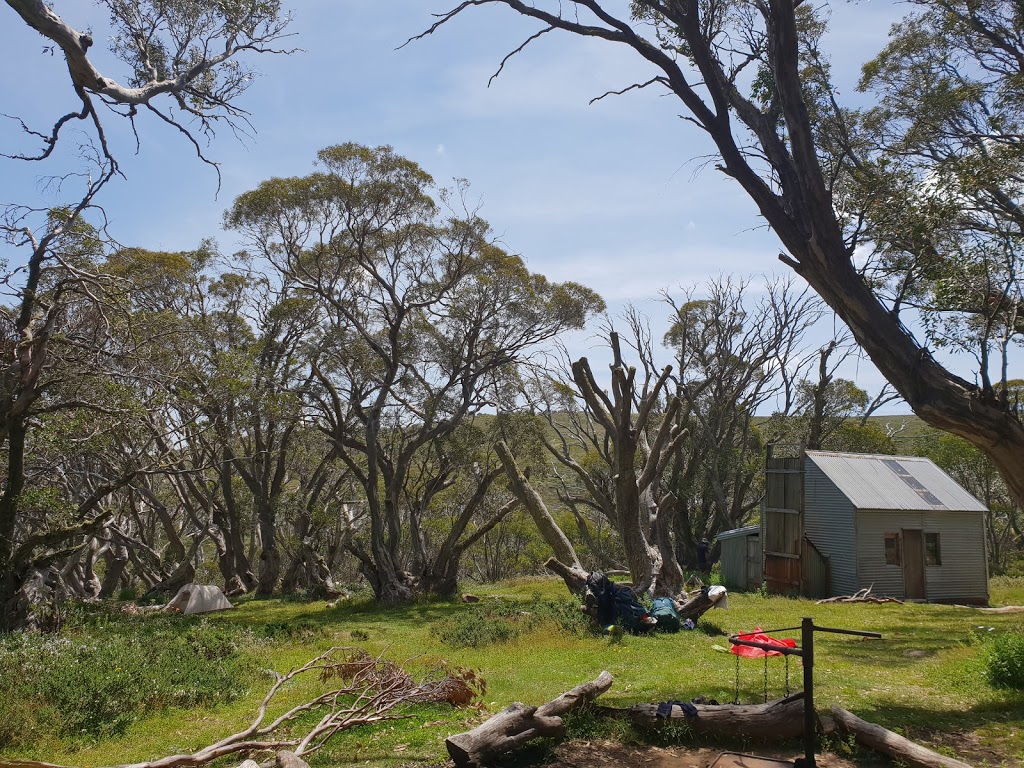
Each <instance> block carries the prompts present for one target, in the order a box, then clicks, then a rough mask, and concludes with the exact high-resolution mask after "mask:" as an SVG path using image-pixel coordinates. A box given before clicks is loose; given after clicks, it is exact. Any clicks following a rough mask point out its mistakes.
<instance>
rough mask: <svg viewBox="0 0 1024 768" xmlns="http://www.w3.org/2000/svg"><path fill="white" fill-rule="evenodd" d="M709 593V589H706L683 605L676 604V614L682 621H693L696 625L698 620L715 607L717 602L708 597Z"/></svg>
mask: <svg viewBox="0 0 1024 768" xmlns="http://www.w3.org/2000/svg"><path fill="white" fill-rule="evenodd" d="M708 591H709V587H704V588H703V589H701V590H700V592H698V593H697V594H696V595H694V596H693V597H691V598H690V599H689V600H687V601H686V602H685V603H683V604H682V605H679V604H678V603H676V612H677V613H678V614H679V620H680V621H686V620H687V619H691V620H692V621H693V623H694V624H696V623H697V619H699V618H700V617H701V616H703V615H704V614H705V613H707V612H708V611H710V610H711V609H712V608H714V607H715V602H714V601H713V600H712V599H711V598H710V597H708Z"/></svg>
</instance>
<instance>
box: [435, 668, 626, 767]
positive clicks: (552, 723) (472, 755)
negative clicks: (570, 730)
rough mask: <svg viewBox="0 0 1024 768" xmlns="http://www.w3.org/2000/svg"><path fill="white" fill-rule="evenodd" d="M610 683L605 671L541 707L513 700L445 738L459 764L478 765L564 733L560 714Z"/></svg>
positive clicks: (595, 694)
mask: <svg viewBox="0 0 1024 768" xmlns="http://www.w3.org/2000/svg"><path fill="white" fill-rule="evenodd" d="M611 687H612V676H611V673H609V672H602V673H601V674H600V675H598V677H597V679H596V680H592V681H590V682H589V683H583V684H582V685H578V686H576V687H575V688H573V689H572V690H571V691H566V692H565V693H563V694H562V695H561V696H559V697H558V698H557V699H554V700H553V701H549V702H548V703H547V704H542V705H541V706H539V707H528V706H526V705H524V704H519V703H518V702H517V703H515V704H512V705H511V706H509V707H507V708H506V709H504V710H502V711H501V712H499V713H498V714H496V715H495V716H494V717H492V718H490V719H489V720H487V721H486V722H484V723H482V724H480V725H478V726H477V727H476V728H474V729H473V730H471V731H466V732H465V733H458V734H456V735H454V736H450V737H449V738H448V739H447V740H446V741H445V746H446V747H447V748H448V754H449V755H451V757H452V760H454V761H455V765H456V766H457V768H477V766H481V765H484V764H486V763H488V762H490V761H491V760H493V759H494V758H495V757H497V756H498V755H501V754H503V753H505V752H508V751H510V750H512V749H515V748H516V747H521V746H522V745H523V744H525V743H526V742H528V741H530V740H531V739H535V738H537V737H539V736H554V737H561V735H562V733H563V730H564V729H563V726H562V718H561V716H562V715H564V714H565V713H566V712H568V711H570V710H571V709H574V708H575V707H578V706H580V705H582V704H586V703H588V702H591V701H593V700H594V699H595V698H597V697H598V696H600V695H601V694H602V693H604V692H605V691H607V690H608V689H609V688H611Z"/></svg>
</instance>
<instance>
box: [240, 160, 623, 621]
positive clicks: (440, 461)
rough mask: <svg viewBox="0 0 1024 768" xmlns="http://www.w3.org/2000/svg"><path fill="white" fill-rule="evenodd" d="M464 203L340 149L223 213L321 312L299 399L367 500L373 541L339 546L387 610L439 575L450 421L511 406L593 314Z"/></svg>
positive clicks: (424, 179)
mask: <svg viewBox="0 0 1024 768" xmlns="http://www.w3.org/2000/svg"><path fill="white" fill-rule="evenodd" d="M464 193H465V187H464V185H460V186H459V187H458V188H457V189H455V190H447V191H446V190H441V189H438V188H437V187H436V186H435V184H434V182H433V180H432V179H431V177H430V176H429V175H428V174H427V173H426V172H425V171H423V170H422V169H421V168H420V167H419V166H418V165H416V164H415V163H413V162H412V161H409V160H406V159H405V158H402V157H400V156H398V155H397V154H395V152H394V151H393V150H392V149H391V148H390V147H377V148H370V147H364V146H360V145H357V144H342V145H338V146H333V147H328V148H327V149H324V150H322V151H321V152H320V153H319V155H318V169H317V170H316V171H315V172H314V173H312V174H309V175H307V176H303V177H295V178H284V179H280V178H279V179H270V180H268V181H266V182H264V183H263V184H261V185H260V186H259V187H257V188H256V189H254V190H252V191H251V192H247V193H245V194H243V195H241V196H240V197H239V198H238V199H237V200H236V201H235V203H234V205H233V207H232V208H231V210H230V211H229V212H228V213H227V214H226V222H227V225H228V226H229V227H231V228H233V229H236V230H238V231H239V232H240V233H241V234H242V235H243V236H244V237H245V238H246V239H247V240H248V242H249V245H250V246H251V248H252V250H253V252H254V253H255V254H258V256H259V257H260V258H263V259H265V260H266V261H267V263H268V264H270V265H272V267H273V268H274V269H276V270H277V272H278V273H279V274H280V275H281V278H282V279H284V280H287V281H289V282H290V283H291V284H293V285H294V286H296V289H297V290H299V291H301V292H303V293H304V295H306V296H309V297H313V298H314V299H315V301H316V302H317V304H318V306H319V311H320V312H321V314H322V318H323V319H322V326H321V329H320V344H319V347H318V349H317V351H316V353H315V359H314V364H313V372H314V381H313V383H312V385H311V387H310V390H311V391H310V396H309V403H310V405H311V407H312V408H313V409H314V410H315V411H316V413H317V415H318V417H319V419H320V420H321V423H322V428H323V430H324V431H325V433H326V434H327V435H328V436H329V437H330V439H331V444H332V449H333V450H334V451H335V452H336V454H337V456H338V457H339V458H341V460H342V461H343V462H344V463H345V464H346V465H347V466H348V467H349V469H350V470H351V472H352V474H353V476H354V477H356V478H357V479H358V481H359V483H360V485H361V486H362V488H363V490H364V492H365V495H366V505H367V517H368V530H367V531H366V532H365V535H360V536H356V537H354V538H353V539H352V540H351V541H350V543H349V545H348V547H349V550H350V551H351V552H352V553H353V554H354V555H355V556H356V557H357V558H358V559H359V561H360V563H361V567H362V571H363V573H364V574H365V575H366V577H367V579H368V580H369V582H370V584H371V585H372V586H373V589H374V592H375V594H376V595H377V597H378V598H379V599H381V600H384V601H392V602H393V601H402V600H407V599H410V598H412V597H413V596H414V595H415V594H416V592H417V591H419V590H420V589H431V588H432V587H431V584H430V581H431V574H432V573H436V572H437V569H435V568H433V567H432V565H431V563H430V562H429V558H428V557H427V556H426V554H425V553H424V552H423V550H422V546H421V544H420V543H419V542H421V541H422V536H421V534H420V531H421V530H422V513H423V510H424V508H425V505H424V503H423V501H424V494H428V495H429V494H434V493H436V492H437V491H438V490H440V489H442V488H444V487H446V486H447V485H448V484H450V483H451V482H452V481H453V479H454V477H455V476H456V475H458V474H459V472H458V467H457V466H456V465H455V464H454V463H453V462H456V460H457V459H456V457H457V456H458V455H464V452H453V451H451V450H450V448H449V447H448V443H449V441H450V440H451V439H452V438H453V436H454V435H455V433H456V431H457V430H458V428H459V426H460V425H461V424H462V423H464V422H465V421H466V420H467V419H468V418H470V417H472V416H473V415H474V414H476V413H478V412H479V411H480V410H481V409H483V408H484V407H486V406H498V407H500V406H502V405H509V404H510V398H511V397H513V395H512V394H511V393H512V392H513V391H514V387H513V386H511V385H512V384H513V383H514V377H515V375H516V370H517V367H518V366H520V365H524V364H527V363H528V362H529V358H530V355H531V353H532V352H533V351H534V350H536V349H537V348H538V346H539V345H541V344H543V343H544V342H546V341H548V340H550V339H551V338H553V337H554V336H555V335H557V334H558V333H560V332H561V331H563V330H566V329H569V328H580V327H582V325H583V323H584V322H585V320H586V318H587V316H588V315H589V314H590V313H591V312H594V311H598V310H600V309H603V302H602V301H601V300H600V298H599V297H598V296H597V295H596V294H594V293H593V292H592V291H590V290H588V289H586V288H584V287H583V286H580V285H578V284H575V283H560V284H559V283H551V282H549V281H548V280H546V279H545V278H544V277H543V276H541V275H536V274H533V273H531V272H530V271H529V270H528V269H527V268H526V266H525V265H524V263H523V262H522V260H521V259H520V258H519V257H517V256H513V255H511V254H509V253H507V252H505V251H504V250H502V249H501V248H499V247H498V246H496V245H495V244H494V243H493V242H492V241H491V238H490V231H489V228H488V225H487V224H486V222H484V221H483V220H482V219H481V218H479V217H478V216H477V215H476V214H475V212H473V211H472V210H469V209H468V208H467V207H466V206H465V205H464ZM425 454H427V455H431V456H432V459H431V460H430V461H422V460H421V459H422V457H423V456H424V455H425ZM473 464H474V466H473V467H464V468H462V471H475V472H476V473H477V477H478V481H479V483H481V484H483V483H490V482H493V480H494V478H495V477H496V476H497V471H496V470H492V469H490V468H489V465H487V464H485V463H483V462H480V461H479V459H476V460H474V462H473ZM410 499H413V500H415V501H413V502H410ZM509 509H510V507H508V506H506V505H503V506H501V507H499V508H498V510H497V512H496V513H495V515H496V516H492V517H491V518H490V519H489V520H488V521H486V522H485V523H483V525H484V526H488V525H490V526H493V525H494V524H496V523H497V522H498V520H499V519H500V517H497V516H500V515H504V514H506V513H507V512H508V510H509ZM469 522H470V520H469V518H468V517H467V516H460V517H459V518H457V519H456V520H455V525H456V528H459V527H461V528H462V529H463V530H465V528H466V527H467V526H468V525H469ZM461 533H462V531H458V530H457V531H455V536H456V538H454V539H452V537H451V536H449V537H448V538H449V539H450V541H449V542H448V545H447V546H446V550H447V551H448V552H456V551H459V552H460V551H461V549H462V547H460V546H459V545H458V536H459V535H461ZM406 537H411V539H412V541H411V547H412V549H413V550H414V552H415V554H414V556H412V557H406V556H405V555H404V554H403V552H404V550H403V544H404V543H406ZM410 567H411V568H412V569H413V570H410ZM441 570H442V571H444V572H445V573H451V572H452V571H451V567H450V565H447V566H445V567H444V568H442V569H441ZM443 581H445V582H446V583H450V580H449V579H443ZM449 589H451V587H450V586H449V587H446V588H445V590H444V591H447V590H449Z"/></svg>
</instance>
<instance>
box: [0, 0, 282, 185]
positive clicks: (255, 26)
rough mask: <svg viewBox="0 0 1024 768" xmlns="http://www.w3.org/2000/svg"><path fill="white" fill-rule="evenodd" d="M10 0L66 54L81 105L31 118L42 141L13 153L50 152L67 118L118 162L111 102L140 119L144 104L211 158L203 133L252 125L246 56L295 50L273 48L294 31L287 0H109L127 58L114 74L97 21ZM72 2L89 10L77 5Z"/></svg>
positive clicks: (37, 2) (115, 47)
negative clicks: (96, 33)
mask: <svg viewBox="0 0 1024 768" xmlns="http://www.w3.org/2000/svg"><path fill="white" fill-rule="evenodd" d="M6 2H7V5H8V6H9V7H10V8H11V9H12V10H13V11H14V12H15V13H16V14H18V16H19V17H20V19H21V21H22V22H23V23H24V24H25V25H26V26H27V27H29V28H31V29H33V30H35V31H36V32H38V33H39V34H40V35H42V36H43V37H44V38H46V40H47V41H48V42H49V43H50V45H49V46H48V47H47V48H45V49H44V52H46V51H47V50H48V51H49V53H50V54H51V55H52V54H54V53H55V52H57V53H58V55H59V56H60V57H62V58H63V59H64V62H65V64H66V65H67V76H68V78H69V80H70V85H71V91H72V92H73V93H74V95H75V101H76V102H77V103H76V104H75V105H74V108H73V109H72V110H71V111H69V112H67V113H65V114H63V115H61V116H60V117H59V118H57V119H56V120H55V121H54V123H53V125H52V126H50V127H46V128H43V129H42V130H39V129H36V128H32V127H30V126H28V125H26V124H25V123H24V122H22V127H23V128H24V133H25V136H26V138H27V139H28V140H30V141H33V142H38V144H37V147H36V148H35V149H34V150H26V151H8V152H5V153H4V155H5V156H6V157H11V158H15V159H20V160H45V159H47V158H49V157H50V156H51V155H52V154H53V152H54V150H55V149H56V148H57V145H58V142H59V141H60V139H61V137H62V135H63V132H64V131H65V130H66V129H68V126H70V125H74V121H82V122H84V123H86V124H87V125H88V126H89V129H90V130H91V131H92V134H93V138H94V140H95V143H96V144H97V146H98V147H99V148H100V150H101V152H102V155H103V157H104V158H105V160H106V161H107V162H109V163H110V165H111V166H112V167H113V168H116V165H117V164H116V160H115V154H116V153H115V152H114V151H113V148H112V147H111V146H110V145H109V143H108V141H107V131H106V130H105V129H104V123H103V119H104V115H105V114H106V113H104V112H101V108H103V107H105V108H106V109H107V110H109V114H112V115H115V116H116V117H124V118H127V119H128V120H130V121H132V123H134V122H135V120H136V119H137V117H138V115H139V113H140V112H142V113H143V114H146V113H149V114H152V115H153V116H154V117H155V118H156V119H157V120H159V121H161V122H163V123H166V124H168V125H170V126H171V127H172V128H173V129H175V130H176V131H177V132H180V133H181V134H182V135H184V136H185V138H186V139H187V140H188V141H189V142H190V143H191V144H192V146H193V147H194V148H195V151H196V153H197V154H198V155H199V157H200V158H202V159H204V160H206V158H205V157H204V155H203V151H202V145H201V144H200V142H199V139H200V138H201V137H204V136H205V137H207V138H208V137H209V136H212V134H213V133H214V130H215V128H216V126H217V125H218V124H220V123H223V124H225V125H227V126H228V127H229V128H231V129H232V130H239V129H242V128H245V127H246V126H248V120H247V113H246V112H245V110H244V109H243V108H242V107H241V106H240V105H239V104H238V103H237V102H238V98H239V96H241V95H242V94H243V93H244V92H245V91H246V89H247V88H248V87H249V85H250V84H251V83H252V81H253V74H254V73H253V72H252V71H251V70H250V69H249V68H248V67H247V66H246V65H245V63H244V59H245V57H246V56H247V55H253V54H261V53H286V52H287V51H284V50H281V49H276V48H275V47H274V46H275V44H276V43H277V42H279V41H280V40H281V39H282V38H284V37H287V32H286V28H287V26H288V24H289V22H290V20H291V18H290V16H289V15H288V14H287V13H285V12H283V11H282V9H281V3H280V2H279V1H278V0H269V1H268V0H241V2H237V1H236V0H215V1H214V2H194V1H193V0H169V1H168V0H130V1H129V0H101V1H100V2H98V3H96V5H98V6H100V7H101V8H102V9H103V10H104V11H106V15H107V17H108V21H109V32H110V35H109V38H108V48H109V50H108V51H107V54H112V55H113V57H114V58H116V59H117V60H118V61H119V62H120V65H122V66H123V69H122V70H121V71H120V72H116V73H112V72H111V71H110V70H102V71H101V70H100V68H99V66H98V65H97V61H103V62H104V64H107V65H108V66H109V64H110V62H109V60H107V55H106V54H101V55H100V56H99V57H95V58H94V57H93V54H92V53H91V52H90V49H91V48H92V47H93V46H94V45H95V44H96V40H95V39H94V37H93V32H92V28H93V26H94V25H93V24H91V23H89V24H88V26H87V27H86V28H85V30H86V31H83V30H80V29H76V28H75V27H73V26H72V25H71V24H70V23H69V22H67V21H65V19H64V18H62V17H61V16H60V15H59V14H58V12H57V10H56V7H55V6H54V5H50V4H47V3H44V2H43V0H6ZM66 5H67V7H68V10H69V11H72V12H77V13H76V15H77V14H78V13H80V9H75V8H73V4H71V3H68V4H66ZM8 18H9V21H13V19H12V18H10V17H8ZM79 23H81V22H79ZM100 23H101V22H100ZM115 68H116V65H115ZM175 110H177V111H175Z"/></svg>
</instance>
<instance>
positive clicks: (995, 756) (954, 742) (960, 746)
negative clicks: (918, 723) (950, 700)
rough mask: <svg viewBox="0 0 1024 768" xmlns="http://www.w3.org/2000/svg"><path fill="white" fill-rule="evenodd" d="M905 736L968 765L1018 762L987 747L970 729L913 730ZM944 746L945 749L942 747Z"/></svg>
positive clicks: (1016, 764)
mask: <svg viewBox="0 0 1024 768" xmlns="http://www.w3.org/2000/svg"><path fill="white" fill-rule="evenodd" d="M907 738H910V739H914V741H917V742H918V743H919V744H921V743H923V744H926V745H927V746H928V748H929V749H934V750H935V751H936V752H947V753H948V754H950V755H953V756H955V757H956V759H957V760H962V761H964V762H965V763H969V764H970V765H1004V766H1018V765H1020V762H1019V761H1018V760H1014V759H1013V758H1012V757H1008V756H1007V755H1005V754H1002V753H999V752H996V751H994V750H992V749H989V748H988V747H986V746H985V745H984V744H982V743H981V739H979V738H978V736H977V734H974V733H971V732H970V731H948V732H947V731H932V730H929V731H923V730H915V731H914V732H912V733H908V734H907ZM943 747H945V749H943Z"/></svg>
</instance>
